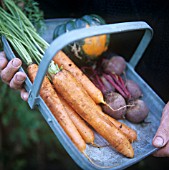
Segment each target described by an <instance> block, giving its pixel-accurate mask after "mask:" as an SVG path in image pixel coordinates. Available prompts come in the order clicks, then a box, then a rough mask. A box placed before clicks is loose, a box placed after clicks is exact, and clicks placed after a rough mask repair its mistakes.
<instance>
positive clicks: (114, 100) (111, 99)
mask: <svg viewBox="0 0 169 170" xmlns="http://www.w3.org/2000/svg"><path fill="white" fill-rule="evenodd" d="M105 101H106V103H107V104H108V105H109V106H110V107H111V108H112V109H113V110H116V111H113V110H112V109H110V108H109V107H108V106H106V105H104V106H103V107H102V108H103V111H104V112H105V113H107V114H108V115H110V116H111V117H113V118H115V119H123V118H124V115H125V113H126V107H125V106H126V102H125V100H124V98H123V97H122V96H121V95H120V94H119V93H116V92H110V93H107V94H105Z"/></svg>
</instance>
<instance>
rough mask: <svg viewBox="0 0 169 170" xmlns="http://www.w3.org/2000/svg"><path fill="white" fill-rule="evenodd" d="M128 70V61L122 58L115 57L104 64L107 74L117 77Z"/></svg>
mask: <svg viewBox="0 0 169 170" xmlns="http://www.w3.org/2000/svg"><path fill="white" fill-rule="evenodd" d="M125 69H126V61H125V59H124V58H123V57H121V56H113V57H112V58H110V59H109V60H108V59H106V60H105V61H104V62H103V70H104V72H106V73H109V72H111V73H114V74H117V75H121V74H122V73H123V72H124V71H125Z"/></svg>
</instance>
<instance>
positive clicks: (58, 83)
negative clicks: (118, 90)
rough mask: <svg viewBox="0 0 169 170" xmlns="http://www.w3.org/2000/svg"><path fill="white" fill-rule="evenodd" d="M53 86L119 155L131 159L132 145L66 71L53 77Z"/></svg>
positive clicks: (132, 153) (132, 154)
mask: <svg viewBox="0 0 169 170" xmlns="http://www.w3.org/2000/svg"><path fill="white" fill-rule="evenodd" d="M53 84H54V87H55V89H56V90H57V91H59V92H60V94H61V95H62V97H63V98H64V99H65V100H66V101H67V102H68V103H69V105H71V106H72V108H73V109H74V110H75V111H76V112H77V113H78V114H79V115H80V116H81V117H82V118H83V119H84V120H86V121H87V122H88V123H89V124H90V125H91V126H92V127H93V128H94V129H95V130H96V131H97V132H98V133H99V134H100V135H101V136H102V137H103V138H105V139H106V140H107V141H108V142H109V143H110V145H111V146H112V147H113V148H114V149H115V150H116V151H118V152H119V153H121V154H123V155H125V156H126V157H129V158H132V157H133V156H134V150H133V148H132V145H131V144H130V142H129V141H128V139H127V138H126V137H125V135H124V134H122V133H121V132H120V131H119V130H118V129H117V128H116V127H115V126H114V125H113V124H112V123H111V122H110V121H109V120H108V119H106V118H105V117H104V116H102V115H101V114H100V113H99V112H101V111H100V110H99V109H98V106H97V105H96V103H95V102H94V101H93V100H92V99H91V97H90V96H89V95H88V93H87V92H86V91H85V90H84V88H83V87H82V85H81V84H80V83H79V82H78V81H77V80H76V79H75V78H74V77H73V76H72V75H71V74H70V73H69V72H68V71H66V70H62V71H60V72H59V73H57V74H56V75H55V76H54V77H53Z"/></svg>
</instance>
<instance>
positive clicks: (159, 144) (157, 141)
mask: <svg viewBox="0 0 169 170" xmlns="http://www.w3.org/2000/svg"><path fill="white" fill-rule="evenodd" d="M163 144H164V140H163V138H162V137H160V136H157V137H156V138H155V140H154V145H155V146H156V147H159V148H161V147H162V146H163Z"/></svg>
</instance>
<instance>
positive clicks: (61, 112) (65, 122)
mask: <svg viewBox="0 0 169 170" xmlns="http://www.w3.org/2000/svg"><path fill="white" fill-rule="evenodd" d="M27 70H28V76H29V78H30V80H31V81H32V82H33V81H34V79H35V77H36V73H37V70H38V66H37V65H36V64H32V65H29V66H28V68H27ZM40 95H41V97H42V99H43V100H44V101H45V103H46V105H47V106H48V107H49V109H50V110H51V112H52V114H53V115H54V116H55V118H56V119H57V120H58V122H59V124H60V125H61V126H62V128H63V129H64V130H65V132H66V134H67V135H68V136H69V137H70V139H71V140H72V141H73V143H74V144H75V145H76V146H77V148H78V149H79V150H80V151H81V152H84V150H85V148H86V144H85V142H84V140H83V139H82V137H81V135H80V134H79V132H78V130H77V129H76V127H75V126H74V124H73V122H72V121H71V120H70V118H69V116H68V114H67V112H66V111H65V109H64V107H63V105H62V103H61V101H60V99H59V97H58V96H57V94H56V92H55V90H54V88H53V86H52V84H51V83H50V81H49V79H48V78H47V77H45V78H44V80H43V83H42V86H41V89H40Z"/></svg>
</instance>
